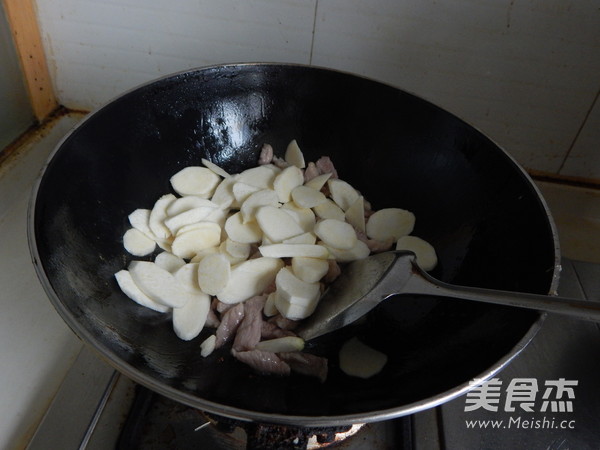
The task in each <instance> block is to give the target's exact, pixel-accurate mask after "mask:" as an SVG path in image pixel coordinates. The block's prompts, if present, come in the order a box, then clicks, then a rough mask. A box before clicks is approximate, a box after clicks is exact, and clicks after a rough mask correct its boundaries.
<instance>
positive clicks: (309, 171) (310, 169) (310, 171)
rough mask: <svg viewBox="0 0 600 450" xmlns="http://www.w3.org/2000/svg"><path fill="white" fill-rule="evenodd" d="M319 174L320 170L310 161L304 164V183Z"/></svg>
mask: <svg viewBox="0 0 600 450" xmlns="http://www.w3.org/2000/svg"><path fill="white" fill-rule="evenodd" d="M319 175H321V172H320V171H319V169H318V168H317V165H316V164H315V163H314V162H312V161H311V162H309V163H308V165H307V166H306V169H304V182H305V183H306V182H307V181H310V180H312V179H313V178H315V177H318V176H319Z"/></svg>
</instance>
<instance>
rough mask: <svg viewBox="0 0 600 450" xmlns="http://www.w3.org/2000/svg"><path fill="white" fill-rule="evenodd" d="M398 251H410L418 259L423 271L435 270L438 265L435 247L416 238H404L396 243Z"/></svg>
mask: <svg viewBox="0 0 600 450" xmlns="http://www.w3.org/2000/svg"><path fill="white" fill-rule="evenodd" d="M396 250H410V251H411V252H413V253H414V254H415V256H416V257H417V264H418V265H419V267H421V269H423V270H426V271H429V270H433V269H434V268H435V266H436V265H437V255H436V253H435V249H434V248H433V246H432V245H431V244H430V243H429V242H427V241H425V240H424V239H421V238H419V237H416V236H402V237H401V238H400V239H398V242H396Z"/></svg>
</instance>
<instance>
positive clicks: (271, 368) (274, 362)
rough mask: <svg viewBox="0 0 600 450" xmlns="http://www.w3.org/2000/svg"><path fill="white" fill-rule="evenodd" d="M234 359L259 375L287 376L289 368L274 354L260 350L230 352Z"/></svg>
mask: <svg viewBox="0 0 600 450" xmlns="http://www.w3.org/2000/svg"><path fill="white" fill-rule="evenodd" d="M231 354H232V355H233V356H234V358H236V359H238V360H239V361H241V362H243V363H244V364H247V365H249V366H250V367H252V368H253V369H254V370H256V371H257V372H260V373H265V374H273V375H289V374H290V366H289V365H288V364H286V363H285V362H283V361H282V360H281V359H280V358H279V357H278V356H277V355H276V354H275V353H271V352H263V351H261V350H249V351H246V352H236V351H235V350H231Z"/></svg>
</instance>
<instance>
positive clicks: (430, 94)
mask: <svg viewBox="0 0 600 450" xmlns="http://www.w3.org/2000/svg"><path fill="white" fill-rule="evenodd" d="M37 4H38V16H39V22H40V27H41V29H42V35H43V39H44V45H45V46H46V51H47V54H48V57H49V61H50V65H51V70H52V73H53V76H54V83H55V85H56V88H57V92H58V95H59V99H60V101H61V103H63V104H64V105H66V106H68V107H71V108H80V109H93V108H95V107H97V106H98V105H100V104H102V103H104V102H105V101H107V100H108V99H110V98H112V97H114V96H116V95H118V94H119V93H121V92H123V91H124V90H127V89H129V88H131V87H133V86H136V85H138V84H140V83H142V82H145V81H147V80H150V79H153V78H156V77H158V76H161V75H165V74H168V73H172V72H175V71H179V70H183V69H188V68H192V67H198V66H203V65H210V64H216V63H224V62H243V61H279V62H298V63H311V64H315V65H322V66H328V67H333V68H339V69H343V70H348V71H351V72H355V73H359V74H363V75H366V76H369V77H373V78H376V79H379V80H382V81H384V82H387V83H391V84H393V85H395V86H398V87H401V88H404V89H406V90H408V91H411V92H413V93H416V94H417V95H420V96H422V97H425V98H426V99H428V100H430V101H432V102H434V103H436V104H438V105H440V106H442V107H444V108H445V109H448V110H450V111H451V112H453V113H455V114H457V115H458V116H460V117H462V118H464V119H465V120H467V121H468V122H469V123H471V124H473V125H475V126H476V127H478V128H479V129H481V130H482V131H483V132H484V133H486V134H487V135H489V136H490V137H491V138H492V139H494V140H495V141H496V142H498V143H499V144H500V145H501V146H503V147H504V148H506V149H507V150H508V151H509V152H510V153H512V154H513V155H514V156H515V157H516V158H517V159H518V161H519V162H521V163H522V164H523V165H524V166H525V167H527V168H532V169H536V170H538V171H545V172H550V173H558V172H559V171H560V170H561V167H562V171H561V173H562V174H575V173H583V172H582V171H581V170H580V169H576V167H575V166H576V164H575V163H571V161H570V160H569V161H567V162H566V163H565V158H566V157H567V156H568V155H569V149H571V148H572V152H571V154H570V157H572V158H574V159H573V160H574V161H575V158H577V159H579V160H580V162H582V163H580V164H579V167H582V166H583V167H584V168H586V167H587V166H588V162H589V161H591V160H593V159H594V158H596V159H594V160H597V158H598V156H595V155H597V153H598V151H597V150H596V148H597V145H595V144H596V143H597V142H598V137H597V135H594V133H593V128H589V130H592V131H589V132H586V133H580V134H579V137H580V139H581V141H580V142H576V143H575V145H573V143H574V140H575V138H576V136H578V130H579V129H580V128H581V126H582V124H583V123H584V121H585V118H586V115H587V113H588V111H589V109H590V107H591V105H592V103H593V101H594V98H595V97H596V93H597V92H598V89H599V88H600V8H598V3H597V1H596V0H578V1H573V0H567V1H565V0H527V1H526V0H510V1H494V2H490V1H488V2H482V1H476V0H402V1H399V0H371V1H368V2H366V1H360V0H277V1H274V0H172V1H169V2H165V1H160V0H121V1H117V0H103V1H93V0H37ZM598 108H600V106H598ZM596 122H597V120H596ZM563 166H564V167H563ZM585 173H587V174H588V175H589V176H595V177H598V176H599V175H598V173H597V172H589V171H587V172H585ZM582 176H587V175H582Z"/></svg>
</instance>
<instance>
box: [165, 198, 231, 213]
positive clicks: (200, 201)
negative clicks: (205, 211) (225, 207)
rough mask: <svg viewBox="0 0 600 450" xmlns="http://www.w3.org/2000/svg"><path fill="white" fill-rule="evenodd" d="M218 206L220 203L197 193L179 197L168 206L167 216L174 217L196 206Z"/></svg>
mask: <svg viewBox="0 0 600 450" xmlns="http://www.w3.org/2000/svg"><path fill="white" fill-rule="evenodd" d="M203 206H204V207H211V208H218V207H219V205H217V204H216V203H214V202H212V201H210V200H208V199H206V198H202V197H197V196H195V195H186V196H185V197H179V198H178V199H176V200H175V201H174V202H173V203H171V204H170V205H169V207H168V208H167V216H169V217H173V216H176V215H177V214H180V213H182V212H185V211H189V210H190V209H194V208H201V207H203Z"/></svg>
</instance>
